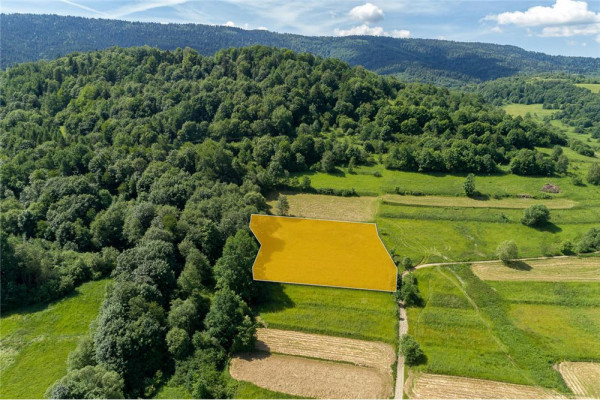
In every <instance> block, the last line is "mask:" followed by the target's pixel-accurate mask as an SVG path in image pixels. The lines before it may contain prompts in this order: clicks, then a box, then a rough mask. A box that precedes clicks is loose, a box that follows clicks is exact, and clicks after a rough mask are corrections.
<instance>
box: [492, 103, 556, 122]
mask: <svg viewBox="0 0 600 400" xmlns="http://www.w3.org/2000/svg"><path fill="white" fill-rule="evenodd" d="M504 111H506V113H507V114H509V115H512V116H513V117H524V116H526V115H527V114H530V115H531V116H532V117H537V118H540V119H542V118H544V117H547V116H551V115H552V114H554V113H555V112H557V111H558V110H549V109H545V108H543V105H542V104H508V105H506V106H504Z"/></svg>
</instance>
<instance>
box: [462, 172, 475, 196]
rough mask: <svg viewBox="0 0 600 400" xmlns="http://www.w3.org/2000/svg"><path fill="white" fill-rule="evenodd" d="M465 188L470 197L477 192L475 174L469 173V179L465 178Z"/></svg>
mask: <svg viewBox="0 0 600 400" xmlns="http://www.w3.org/2000/svg"><path fill="white" fill-rule="evenodd" d="M463 189H464V191H465V194H466V195H467V196H468V197H471V196H473V195H474V194H475V175H473V174H469V175H467V179H465V182H464V183H463Z"/></svg>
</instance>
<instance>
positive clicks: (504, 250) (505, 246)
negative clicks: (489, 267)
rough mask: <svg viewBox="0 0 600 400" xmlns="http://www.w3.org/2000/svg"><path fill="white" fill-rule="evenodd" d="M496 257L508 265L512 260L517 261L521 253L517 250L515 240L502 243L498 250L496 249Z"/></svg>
mask: <svg viewBox="0 0 600 400" xmlns="http://www.w3.org/2000/svg"><path fill="white" fill-rule="evenodd" d="M496 255H497V256H498V258H499V259H500V261H502V262H503V263H505V264H508V263H509V262H511V261H512V260H514V259H516V258H517V257H518V256H519V251H518V249H517V244H516V243H515V241H514V240H505V241H504V242H502V243H500V245H499V246H498V248H497V249H496Z"/></svg>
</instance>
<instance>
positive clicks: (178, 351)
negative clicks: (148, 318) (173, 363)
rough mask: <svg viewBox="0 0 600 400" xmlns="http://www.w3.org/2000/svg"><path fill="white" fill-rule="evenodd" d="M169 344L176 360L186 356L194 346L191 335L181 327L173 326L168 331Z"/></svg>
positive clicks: (170, 351)
mask: <svg viewBox="0 0 600 400" xmlns="http://www.w3.org/2000/svg"><path fill="white" fill-rule="evenodd" d="M167 346H168V347H169V353H171V355H172V356H173V358H175V359H176V360H182V359H183V358H185V357H186V356H187V355H188V354H189V352H190V349H191V347H192V346H191V341H190V337H189V335H188V334H187V332H186V331H185V330H184V329H181V328H172V329H171V330H170V331H169V332H168V333H167Z"/></svg>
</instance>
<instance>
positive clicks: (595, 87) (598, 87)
mask: <svg viewBox="0 0 600 400" xmlns="http://www.w3.org/2000/svg"><path fill="white" fill-rule="evenodd" d="M575 86H579V87H582V88H586V89H588V90H589V91H590V92H592V93H600V83H577V84H575Z"/></svg>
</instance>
